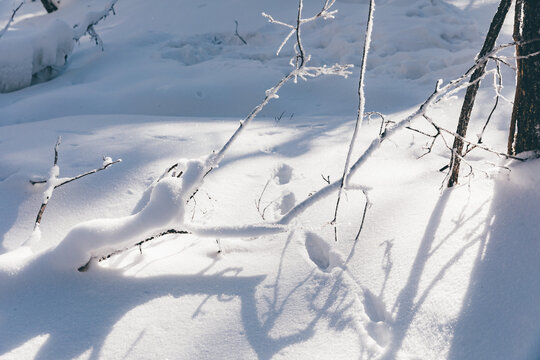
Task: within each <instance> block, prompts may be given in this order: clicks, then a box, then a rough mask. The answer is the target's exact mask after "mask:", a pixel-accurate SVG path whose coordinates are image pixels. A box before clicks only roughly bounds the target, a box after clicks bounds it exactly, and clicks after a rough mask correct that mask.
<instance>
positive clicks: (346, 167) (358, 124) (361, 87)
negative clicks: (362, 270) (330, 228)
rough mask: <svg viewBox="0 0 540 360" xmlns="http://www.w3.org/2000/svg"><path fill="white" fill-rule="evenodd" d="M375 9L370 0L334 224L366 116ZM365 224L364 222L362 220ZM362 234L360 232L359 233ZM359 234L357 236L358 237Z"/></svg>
mask: <svg viewBox="0 0 540 360" xmlns="http://www.w3.org/2000/svg"><path fill="white" fill-rule="evenodd" d="M374 11H375V0H370V2H369V11H368V19H367V25H366V33H365V40H364V51H363V53H362V63H361V66H360V79H359V81H358V99H359V101H358V113H357V115H356V123H355V125H354V131H353V135H352V137H351V143H350V144H349V151H348V152H347V157H346V159H345V165H344V166H343V176H342V177H341V184H340V186H339V190H338V196H337V201H336V209H335V211H334V219H333V220H332V222H331V223H332V224H333V225H334V226H337V224H336V223H337V216H338V209H339V202H340V201H341V193H342V192H343V187H344V186H345V185H346V184H347V180H348V173H347V171H348V170H349V165H350V162H351V157H352V153H353V150H354V143H355V142H356V138H357V137H358V130H359V129H360V127H361V126H362V120H363V118H364V108H365V105H366V97H365V95H364V76H365V74H366V63H367V56H368V53H369V47H370V45H371V33H372V30H373V12H374ZM362 224H363V222H362ZM334 232H335V234H336V241H337V227H335V228H334ZM358 235H360V233H358ZM358 235H357V236H356V238H358Z"/></svg>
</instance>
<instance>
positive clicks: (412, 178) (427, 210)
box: [0, 0, 540, 360]
mask: <svg viewBox="0 0 540 360" xmlns="http://www.w3.org/2000/svg"><path fill="white" fill-rule="evenodd" d="M497 3H498V1H496V0H482V1H480V0H446V1H443V0H410V1H402V0H379V1H377V6H376V10H375V24H374V29H373V41H372V46H371V51H370V54H369V57H368V67H367V73H366V76H367V78H366V84H365V91H366V96H367V99H366V100H367V102H366V110H367V111H378V112H381V113H384V114H385V118H386V119H387V120H391V121H398V120H400V119H403V118H404V117H406V116H407V115H409V114H410V113H412V112H413V111H414V110H415V109H416V108H417V107H418V105H419V104H420V103H422V102H423V101H424V100H425V99H426V98H427V97H428V96H429V95H430V94H431V92H432V91H433V89H434V86H435V82H436V80H437V79H439V78H442V79H444V80H445V82H447V81H449V80H451V79H453V78H457V77H458V76H460V75H461V74H462V73H463V72H464V71H466V70H467V68H468V67H470V66H471V64H472V63H473V59H474V57H475V55H476V53H477V52H478V50H479V49H480V48H481V46H482V42H483V36H484V35H485V33H486V31H487V28H488V27H489V22H490V20H491V17H492V16H493V14H494V13H495V10H496V7H497ZM107 4H109V0H84V1H83V0H63V1H62V2H61V5H60V10H59V11H58V12H56V13H54V14H46V13H45V11H44V10H43V9H42V7H41V4H40V2H30V1H28V2H26V3H25V4H24V5H23V7H22V8H21V10H20V11H19V12H18V13H17V15H16V17H15V20H14V22H13V23H12V24H11V26H10V28H9V30H8V31H7V32H6V33H5V34H4V36H3V37H1V38H0V76H1V77H2V79H0V80H2V81H4V83H10V84H12V85H13V88H8V87H6V88H4V89H3V91H6V90H13V89H15V88H19V87H22V86H27V85H29V84H32V85H31V86H27V87H25V88H23V89H20V90H17V91H11V92H5V93H1V94H0V204H1V205H0V244H1V246H0V289H1V290H0V359H2V360H3V359H17V360H18V359H452V360H458V359H459V360H462V359H466V360H469V359H470V360H473V359H474V360H476V359H505V360H506V359H520V360H521V359H525V360H538V359H540V306H539V304H540V303H539V300H538V299H540V276H539V274H540V235H539V234H540V223H539V222H538V214H539V213H540V187H539V185H538V179H539V178H540V161H539V160H538V159H531V160H528V161H525V162H519V161H515V160H512V161H508V160H505V159H500V158H498V157H497V156H496V155H493V154H490V153H487V152H484V151H482V150H479V149H475V150H474V151H473V152H471V153H470V154H469V155H468V156H467V157H466V160H467V162H468V163H469V164H470V165H471V166H472V167H473V169H474V170H473V172H472V173H471V174H470V175H469V176H466V175H467V174H468V173H469V171H468V167H467V166H466V165H465V166H463V169H462V175H463V176H462V178H461V180H460V185H459V186H457V187H455V188H453V189H451V190H444V191H441V184H442V183H443V181H444V177H445V174H444V173H442V172H439V171H438V169H440V168H442V167H443V166H444V165H446V164H447V163H448V160H449V151H448V149H447V148H446V147H445V146H444V143H443V142H442V141H441V140H440V139H439V140H438V141H437V142H436V144H435V147H434V148H433V149H432V151H431V152H430V153H429V154H427V155H425V156H423V157H421V158H419V157H420V156H421V155H422V154H424V153H425V152H426V149H425V148H424V146H425V145H426V144H427V143H429V142H430V141H431V139H430V138H427V137H425V136H423V135H421V134H420V133H417V132H413V131H410V130H402V131H401V132H399V133H397V134H396V135H395V136H394V137H392V138H390V139H388V140H385V141H384V142H383V143H382V144H381V147H380V148H379V149H378V150H377V151H375V152H374V153H373V154H372V155H371V157H370V158H369V160H368V161H367V162H366V163H365V164H364V165H363V167H362V168H361V169H360V170H359V171H358V172H357V173H356V174H355V175H354V176H353V177H352V178H351V179H350V182H351V184H353V185H361V186H362V188H363V189H368V195H369V200H370V206H369V207H368V211H367V215H366V218H365V223H364V227H363V229H362V232H361V234H360V237H359V239H358V241H356V242H355V241H354V237H355V235H356V233H357V231H358V228H359V226H360V222H361V220H362V210H363V208H364V204H365V197H364V195H363V193H362V191H358V190H354V189H353V188H354V186H352V187H351V189H348V190H346V191H345V192H344V197H343V199H342V201H341V205H340V211H339V217H338V222H337V237H338V241H337V242H336V241H335V237H334V227H333V226H332V225H331V224H330V222H331V220H332V218H333V215H334V207H335V202H336V198H335V197H336V192H333V193H331V194H330V196H328V197H326V198H324V199H323V200H321V201H320V202H317V203H315V204H314V205H312V206H311V207H309V208H308V209H307V210H306V212H305V213H303V214H302V215H300V216H299V217H297V218H295V219H294V220H293V221H292V222H290V223H289V224H288V225H286V226H281V227H276V226H274V225H272V224H273V223H274V222H275V221H277V220H279V219H280V218H281V217H282V216H283V215H285V214H286V213H287V212H288V211H289V210H290V209H291V208H293V207H294V206H296V205H297V204H299V203H300V202H301V201H303V200H304V199H306V198H309V197H310V196H313V194H314V193H316V192H317V191H318V190H320V189H322V188H323V187H324V186H325V185H326V184H327V183H326V180H323V178H325V179H328V177H329V179H330V180H331V181H335V180H337V179H338V178H339V177H340V176H341V174H342V172H343V164H344V161H345V156H346V154H347V150H348V149H347V145H348V144H349V142H350V137H351V134H352V129H353V125H354V119H355V117H356V109H357V106H358V105H357V104H358V99H357V86H358V65H359V63H360V57H361V52H362V45H363V44H362V42H363V38H364V36H363V35H364V29H365V19H366V16H367V11H368V1H365V0H358V1H355V0H338V1H337V2H336V4H335V8H336V9H338V10H339V12H338V13H337V14H336V18H335V19H333V20H332V19H328V20H322V19H318V20H317V21H315V22H313V23H309V24H306V25H305V27H304V28H303V39H304V45H305V49H306V52H307V53H309V54H311V55H312V60H311V64H312V65H314V66H315V65H316V66H320V65H323V64H327V65H329V66H330V65H333V64H335V63H340V64H348V63H351V64H355V66H356V67H355V69H353V74H352V75H351V76H349V77H348V78H347V79H344V78H341V77H331V76H323V77H318V78H315V79H308V80H307V81H303V80H300V79H299V81H298V83H297V84H294V83H293V82H290V83H288V84H286V85H285V86H284V87H283V89H282V90H281V91H280V93H279V95H280V97H279V98H278V99H274V100H272V101H271V102H270V103H269V105H268V106H267V107H265V108H264V109H263V110H262V112H261V113H260V115H259V117H257V118H256V119H255V120H254V121H253V123H251V124H249V126H248V127H247V128H246V131H245V132H244V133H243V134H242V135H241V136H240V137H239V138H238V141H237V142H235V143H234V144H233V146H232V147H231V149H230V151H229V152H228V153H227V154H226V156H225V158H224V159H223V161H222V162H221V163H220V164H219V167H217V168H215V169H213V170H212V171H211V172H210V173H209V174H208V175H207V176H206V177H205V178H204V182H203V183H202V185H201V186H200V187H199V191H198V192H197V193H196V195H195V196H194V199H191V200H189V201H187V200H186V199H189V197H190V196H191V194H192V192H193V189H194V188H193V186H195V185H196V184H197V183H198V182H200V181H201V176H202V175H204V174H203V172H205V171H206V169H207V166H208V164H211V163H209V162H207V160H206V159H207V157H208V156H209V155H211V154H212V153H213V152H214V151H218V150H219V149H220V148H221V146H222V145H223V144H224V143H225V142H226V141H227V139H228V138H229V137H230V136H231V134H232V133H233V131H234V130H235V129H236V127H237V126H238V121H239V120H240V119H243V118H244V117H245V116H246V115H247V114H248V113H249V112H250V111H251V110H252V109H253V108H254V107H255V106H256V105H257V104H258V103H260V102H261V101H262V100H263V98H264V95H265V90H266V89H269V88H271V87H272V86H274V85H275V84H276V83H277V82H278V81H279V80H280V79H281V78H282V77H283V76H284V74H286V73H287V72H288V71H289V70H290V65H289V59H290V58H291V57H292V56H293V55H294V50H293V47H292V42H290V43H288V44H287V45H286V46H285V47H284V49H283V51H282V52H281V53H280V54H279V55H278V56H276V54H275V52H276V50H277V49H278V47H279V45H280V44H281V41H282V40H283V38H284V37H285V36H286V34H287V32H288V29H287V28H285V27H282V26H279V25H276V24H271V23H269V22H268V21H267V19H265V18H263V17H262V16H261V12H263V11H264V12H266V13H268V14H270V15H272V16H274V17H275V18H276V19H278V20H282V21H285V22H294V20H295V17H296V11H297V7H298V4H297V3H296V2H294V1H290V0H273V1H246V0H243V1H241V0H230V1H226V2H225V1H220V0H189V1H188V0H160V1H143V0H130V1H127V0H119V1H118V3H117V5H116V6H115V10H116V15H111V16H109V17H107V18H106V19H104V20H103V21H101V22H100V23H99V25H98V26H96V31H97V33H98V34H99V35H100V37H101V39H102V40H103V44H104V49H105V50H104V51H101V48H100V47H98V46H95V44H94V43H93V42H92V41H91V40H90V39H89V38H87V37H85V38H82V39H81V41H80V43H74V44H72V45H73V48H72V49H70V48H69V46H68V43H69V41H66V39H63V40H62V41H58V38H55V36H56V35H58V37H59V38H62V36H64V35H65V33H66V32H67V30H66V32H62V31H56V32H55V31H53V30H50V31H49V32H45V33H42V34H48V35H50V36H49V37H45V38H44V37H41V40H36V39H39V36H38V35H39V34H40V32H41V31H42V30H43V29H54V26H57V28H59V27H63V28H66V27H65V25H66V24H67V25H69V26H73V25H74V24H77V23H80V22H81V21H83V20H84V19H85V18H86V16H87V14H88V13H90V12H96V11H103V10H104V7H106V5H107ZM17 5H18V2H16V1H12V0H2V1H0V28H3V26H4V24H5V23H7V21H8V20H9V17H10V15H11V12H12V9H13V8H15V7H16V6H17ZM322 5H323V1H315V0H306V4H305V9H304V12H305V14H306V16H310V15H312V14H315V13H316V12H317V11H319V10H320V8H321V6H322ZM511 11H513V10H511ZM511 18H512V16H509V17H508V19H507V23H506V24H505V26H504V27H503V34H502V35H501V39H500V41H499V42H500V43H503V42H505V41H509V40H510V34H511V28H512V19H511ZM235 20H236V21H237V22H238V33H239V35H241V36H242V38H243V39H244V40H245V41H246V42H247V45H245V44H243V42H242V41H241V39H240V38H239V37H238V36H236V35H235ZM51 24H53V25H51ZM54 24H57V25H54ZM58 24H62V25H58ZM68 28H69V27H68ZM55 34H56V35H55ZM36 41H37V42H36ZM60 45H61V46H60ZM36 49H37V50H39V49H41V50H42V53H43V54H45V55H47V56H48V59H49V60H47V61H45V60H46V59H45V58H39V59H38V60H39V61H38V60H35V58H34V57H35V56H36V51H37V50H36ZM59 49H60V50H62V49H64V50H63V51H64V52H62V51H60V50H59ZM53 50H54V51H53ZM56 50H58V51H60V52H57V51H56ZM58 54H60V55H58ZM65 54H68V58H67V62H66V64H65V65H63V55H65ZM57 55H58V56H59V57H57ZM505 55H506V56H512V51H507V52H506V53H505ZM44 59H45V60H44ZM36 61H37V63H39V64H41V65H44V66H50V65H51V64H52V65H54V69H53V70H54V74H52V75H54V76H55V77H54V78H53V79H52V80H50V81H46V82H44V81H43V80H44V79H43V78H40V77H34V78H33V79H29V78H28V72H29V71H31V68H32V66H33V64H34V65H35V63H36ZM48 64H49V65H48ZM489 69H493V64H490V65H489ZM502 71H503V80H504V85H505V87H504V88H503V89H502V95H504V96H505V97H506V98H509V99H511V98H512V96H513V84H514V74H513V72H512V70H511V69H507V68H503V69H502ZM21 79H23V80H24V81H22V80H21ZM19 80H21V81H19ZM492 83H493V76H492V74H490V75H488V77H487V78H486V79H485V80H484V81H483V82H482V87H481V90H480V94H479V98H478V100H477V103H476V106H475V110H474V112H473V120H472V122H471V126H470V138H471V140H473V141H475V140H476V137H475V135H476V134H477V133H479V132H480V130H481V128H482V126H483V125H484V122H485V119H486V118H487V115H488V114H489V112H490V111H491V108H492V106H493V103H494V96H495V92H494V90H493V86H492ZM462 95H463V94H462V93H458V94H457V95H455V96H452V97H450V98H449V99H446V100H444V101H441V102H439V103H438V104H437V105H435V106H433V107H432V108H430V109H429V110H428V113H429V115H430V116H431V117H432V118H433V119H434V120H435V121H437V122H438V123H439V124H441V125H444V126H446V127H447V128H448V129H453V128H455V126H456V122H457V117H458V113H459V110H460V106H461V100H462ZM510 112H511V105H510V104H508V103H507V102H505V101H504V100H502V99H501V102H500V104H499V106H498V107H497V109H496V111H495V113H494V116H493V118H492V120H491V122H490V124H489V126H488V128H487V130H486V132H485V134H484V136H483V142H484V144H486V145H487V146H489V147H491V148H493V149H496V150H498V151H505V143H506V137H507V135H506V134H507V131H508V123H509V118H510ZM412 126H414V127H416V128H418V129H421V130H422V131H428V132H432V131H433V130H432V129H430V128H429V126H427V125H426V123H425V120H422V119H417V120H415V121H413V124H412ZM379 127H380V122H379V120H378V118H377V117H376V116H374V117H373V119H372V120H371V121H370V122H369V123H367V124H365V125H364V126H363V127H362V128H361V130H360V134H359V139H358V142H357V144H356V150H355V153H354V154H353V159H356V157H358V156H359V155H360V154H361V153H362V152H363V151H364V149H365V148H366V146H367V145H368V144H369V143H370V142H371V140H372V139H373V138H375V137H376V136H377V135H378V133H379ZM58 136H62V144H61V145H60V147H59V158H58V169H59V177H58V179H56V176H54V177H50V179H49V180H50V181H61V180H62V179H63V178H65V177H71V176H75V175H77V174H80V173H84V172H85V171H88V170H91V169H95V168H99V167H101V166H103V165H105V164H108V163H110V161H111V159H112V160H115V159H120V158H121V159H122V160H123V161H122V162H121V163H115V164H113V165H110V166H109V167H108V168H107V169H106V170H104V171H100V172H97V173H96V174H93V175H89V176H87V177H84V178H82V179H79V180H77V181H73V182H71V183H68V184H65V185H64V186H62V187H59V188H57V189H56V190H54V192H52V196H51V197H50V200H49V203H48V206H47V208H46V210H45V212H44V214H43V218H42V221H41V225H40V226H39V227H38V228H37V230H33V229H34V221H35V219H36V215H37V213H38V210H39V208H40V205H41V202H42V200H43V193H44V192H46V191H47V190H49V192H48V193H47V194H50V187H48V186H47V185H46V184H36V185H31V184H30V183H29V180H30V179H34V180H35V179H47V178H48V174H49V173H51V167H52V165H53V159H54V144H55V142H56V140H57V138H58ZM446 141H451V138H450V137H449V136H447V137H446ZM104 156H105V157H110V158H111V159H107V160H105V162H104V161H103V160H102V157H104ZM179 159H194V160H189V161H185V160H182V161H181V165H182V166H183V168H182V169H183V171H184V172H185V173H183V176H182V177H181V178H179V179H175V178H167V179H165V180H161V181H159V182H157V180H158V179H159V178H160V176H161V175H162V173H163V172H164V170H165V169H167V168H169V167H170V166H171V165H172V164H174V163H175V162H178V161H179ZM353 161H354V160H353ZM177 171H179V169H177ZM55 174H56V173H54V174H53V175H55ZM186 202H187V204H186ZM252 225H257V227H255V226H252ZM169 228H176V229H177V230H189V232H190V233H188V234H168V235H165V236H161V237H159V238H156V239H153V240H152V241H148V242H146V243H143V244H142V245H141V246H135V247H130V246H131V245H133V244H136V243H138V242H140V241H143V240H144V239H145V238H147V237H149V236H151V235H154V234H156V232H159V231H162V230H166V229H169ZM125 247H130V249H129V250H128V251H125V252H122V253H121V254H118V255H114V256H112V257H110V258H109V259H107V260H104V261H101V262H99V263H97V261H94V262H92V263H91V266H90V267H89V269H88V271H87V272H78V271H77V269H76V268H77V267H78V266H80V265H84V263H85V262H86V260H87V259H88V258H89V257H90V256H101V255H104V254H107V253H109V252H110V251H114V250H116V249H124V248H125Z"/></svg>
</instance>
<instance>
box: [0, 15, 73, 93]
mask: <svg viewBox="0 0 540 360" xmlns="http://www.w3.org/2000/svg"><path fill="white" fill-rule="evenodd" d="M73 44H74V42H73V29H72V28H71V26H69V25H68V24H67V23H66V22H64V21H62V20H59V19H56V20H54V21H52V22H51V23H50V24H49V25H48V26H47V27H45V28H44V29H43V30H40V31H36V32H33V33H30V34H25V35H21V36H12V37H6V38H2V41H0V92H10V91H15V90H19V89H22V88H24V87H27V86H30V85H31V83H32V77H41V76H47V75H50V74H51V73H52V72H54V71H55V70H58V69H59V68H61V67H62V66H63V65H64V64H65V63H66V60H67V57H68V56H69V55H70V54H71V52H72V51H73Z"/></svg>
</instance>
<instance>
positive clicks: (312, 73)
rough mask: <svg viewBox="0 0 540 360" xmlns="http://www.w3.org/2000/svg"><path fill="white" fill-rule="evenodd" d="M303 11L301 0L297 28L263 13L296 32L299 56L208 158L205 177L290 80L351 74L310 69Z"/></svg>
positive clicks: (342, 69)
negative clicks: (218, 148) (303, 29)
mask: <svg viewBox="0 0 540 360" xmlns="http://www.w3.org/2000/svg"><path fill="white" fill-rule="evenodd" d="M333 3H334V1H331V2H330V1H328V0H327V1H326V2H325V6H324V7H323V10H322V11H321V12H320V13H319V15H316V16H314V17H311V18H309V21H313V20H316V19H317V18H319V17H325V16H326V15H327V14H328V10H329V8H330V7H331V6H332V5H333ZM302 9H303V0H299V2H298V13H297V17H296V26H293V25H288V24H285V23H282V22H280V21H277V20H274V19H273V18H272V17H271V16H269V15H267V14H264V13H263V16H266V17H267V18H269V19H271V22H273V23H276V24H279V25H284V26H287V27H292V28H293V30H294V32H295V33H296V44H295V49H296V52H297V54H296V56H295V58H293V59H291V63H292V64H293V66H294V68H293V69H292V70H291V71H290V72H289V73H288V74H287V75H286V76H285V77H283V78H282V79H281V80H280V81H279V82H278V83H277V84H276V85H275V86H274V87H272V88H270V89H268V90H266V93H265V97H264V99H263V101H262V102H261V103H260V104H258V105H257V106H255V107H254V108H253V110H252V111H251V112H250V113H249V114H248V115H247V116H246V117H245V118H244V119H243V120H241V121H240V124H239V126H238V128H237V129H236V130H235V132H234V133H233V134H232V135H231V137H230V138H229V139H228V140H227V141H226V142H225V144H224V145H223V146H222V147H221V149H220V150H219V151H218V152H216V153H214V154H212V155H211V156H210V157H209V158H208V160H207V164H206V166H207V167H208V170H207V171H206V173H205V176H206V175H208V173H210V172H211V171H212V170H213V169H214V168H216V167H217V166H219V163H220V162H221V161H222V160H223V158H224V157H225V154H226V153H227V151H228V150H229V148H230V147H231V146H232V145H233V144H234V142H235V141H236V140H237V139H238V137H239V136H240V135H241V134H242V133H243V131H244V130H245V128H246V127H247V126H248V125H249V124H250V123H251V121H253V119H255V117H256V116H257V115H258V114H259V113H260V112H261V110H262V109H263V108H264V107H265V106H266V105H267V104H268V103H269V102H270V100H272V99H276V98H278V97H279V96H278V92H279V90H280V89H281V88H282V87H283V85H285V84H286V83H287V82H288V81H289V80H291V79H296V78H297V77H300V78H302V79H306V78H307V77H317V76H320V75H337V76H343V77H347V76H348V75H349V74H350V72H349V71H348V69H349V68H350V67H352V65H339V64H336V65H333V66H330V67H327V66H321V67H308V66H307V63H308V62H309V56H307V55H306V54H305V51H304V46H303V45H302V37H301V26H302V24H304V23H306V22H307V20H306V19H304V18H302ZM321 14H322V15H321ZM326 18H328V16H326Z"/></svg>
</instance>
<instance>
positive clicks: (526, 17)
mask: <svg viewBox="0 0 540 360" xmlns="http://www.w3.org/2000/svg"><path fill="white" fill-rule="evenodd" d="M521 8H522V11H520V10H521ZM515 18H516V26H515V27H514V40H515V41H516V42H518V44H517V45H516V55H517V56H518V59H517V83H516V95H515V98H514V108H513V111H512V122H511V126H510V134H509V138H508V152H509V153H510V154H514V155H515V154H518V153H520V152H523V151H529V150H540V55H539V54H537V55H533V56H530V57H527V56H528V55H531V54H534V53H537V52H540V1H539V0H521V1H520V0H518V4H517V6H516V17H515Z"/></svg>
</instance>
